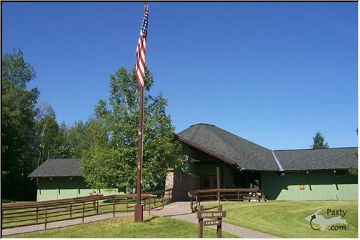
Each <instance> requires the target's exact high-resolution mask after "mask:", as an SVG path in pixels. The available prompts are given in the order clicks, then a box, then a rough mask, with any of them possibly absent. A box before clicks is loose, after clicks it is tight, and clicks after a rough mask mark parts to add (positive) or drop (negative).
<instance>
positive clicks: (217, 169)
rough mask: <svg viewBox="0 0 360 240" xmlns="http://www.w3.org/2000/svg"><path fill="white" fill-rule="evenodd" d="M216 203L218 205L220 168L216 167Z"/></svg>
mask: <svg viewBox="0 0 360 240" xmlns="http://www.w3.org/2000/svg"><path fill="white" fill-rule="evenodd" d="M216 188H217V202H218V205H219V204H220V168H219V167H216Z"/></svg>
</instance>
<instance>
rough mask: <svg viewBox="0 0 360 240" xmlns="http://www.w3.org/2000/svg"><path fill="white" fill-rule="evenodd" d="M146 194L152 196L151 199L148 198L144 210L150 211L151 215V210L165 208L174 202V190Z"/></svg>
mask: <svg viewBox="0 0 360 240" xmlns="http://www.w3.org/2000/svg"><path fill="white" fill-rule="evenodd" d="M145 194H151V198H147V199H146V200H145V204H144V210H148V212H149V214H150V210H151V209H154V208H158V207H161V208H163V207H164V206H165V205H166V204H169V203H170V202H171V201H172V188H169V189H165V190H157V191H154V192H150V193H145Z"/></svg>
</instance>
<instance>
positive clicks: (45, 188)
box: [37, 177, 118, 201]
mask: <svg viewBox="0 0 360 240" xmlns="http://www.w3.org/2000/svg"><path fill="white" fill-rule="evenodd" d="M93 192H96V193H99V194H103V195H110V194H117V193H118V191H117V189H92V188H90V187H88V186H87V185H86V184H85V182H84V179H83V178H80V177H77V178H72V179H70V178H53V179H51V180H50V178H39V180H38V190H37V201H46V200H56V199H63V198H73V197H83V196H89V195H90V193H93Z"/></svg>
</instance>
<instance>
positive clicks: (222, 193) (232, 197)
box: [188, 188, 266, 211]
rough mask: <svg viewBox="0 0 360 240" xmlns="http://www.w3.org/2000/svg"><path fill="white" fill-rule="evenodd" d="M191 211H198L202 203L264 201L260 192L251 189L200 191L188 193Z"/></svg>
mask: <svg viewBox="0 0 360 240" xmlns="http://www.w3.org/2000/svg"><path fill="white" fill-rule="evenodd" d="M188 195H189V197H190V207H191V210H192V211H196V210H197V209H199V206H200V203H201V202H202V201H210V200H217V199H218V197H219V198H220V200H221V201H251V200H256V201H266V199H265V197H264V194H263V193H262V191H261V190H258V189H252V188H224V189H201V190H193V191H190V192H188Z"/></svg>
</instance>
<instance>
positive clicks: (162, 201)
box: [161, 192, 165, 207]
mask: <svg viewBox="0 0 360 240" xmlns="http://www.w3.org/2000/svg"><path fill="white" fill-rule="evenodd" d="M164 198H165V192H164V194H163V195H162V198H161V207H164Z"/></svg>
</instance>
